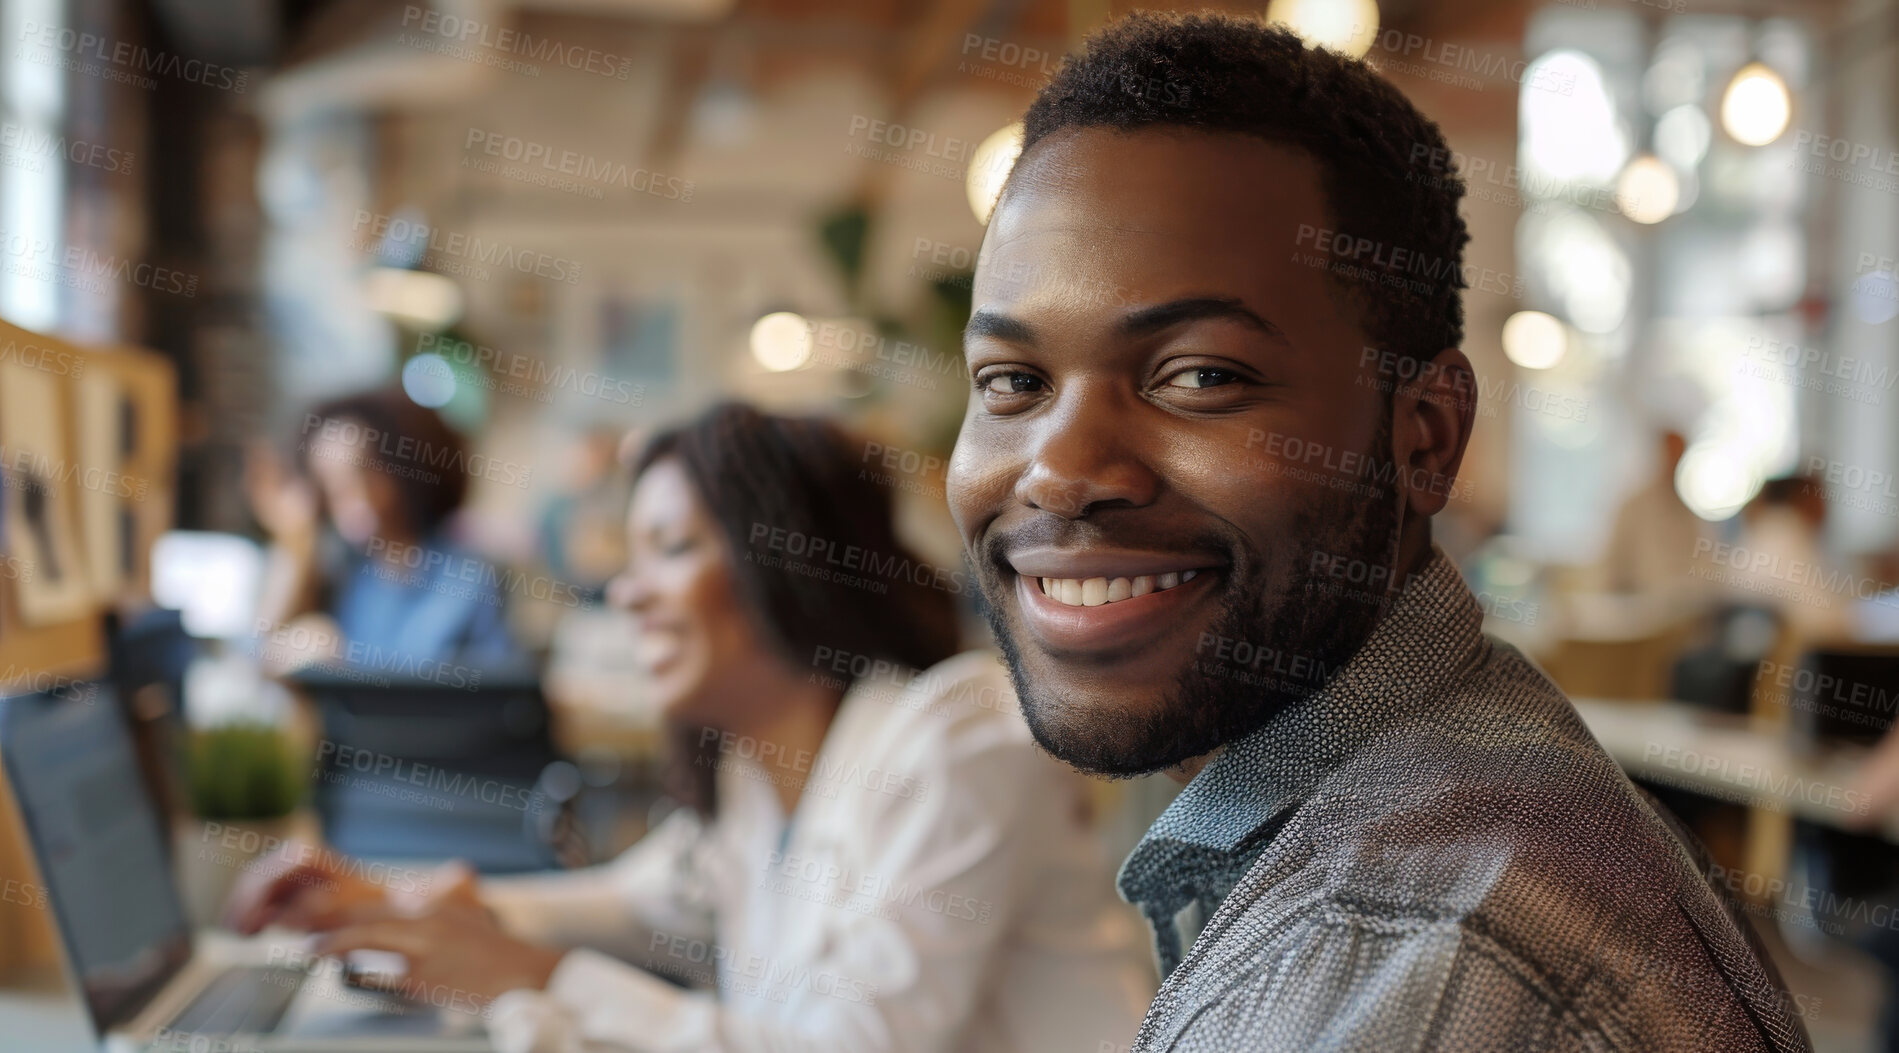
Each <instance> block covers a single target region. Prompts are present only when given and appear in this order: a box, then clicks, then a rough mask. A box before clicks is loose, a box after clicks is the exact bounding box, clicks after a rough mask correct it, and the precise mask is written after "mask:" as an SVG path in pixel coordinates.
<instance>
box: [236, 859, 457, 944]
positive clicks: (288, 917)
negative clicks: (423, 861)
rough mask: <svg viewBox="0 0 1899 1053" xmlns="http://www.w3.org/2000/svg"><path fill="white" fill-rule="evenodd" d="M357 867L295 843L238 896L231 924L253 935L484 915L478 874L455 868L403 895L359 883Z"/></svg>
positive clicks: (243, 881) (263, 862)
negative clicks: (457, 912)
mask: <svg viewBox="0 0 1899 1053" xmlns="http://www.w3.org/2000/svg"><path fill="white" fill-rule="evenodd" d="M355 869H356V868H353V867H352V866H350V860H349V859H348V858H347V857H345V856H342V855H340V854H338V853H336V852H332V851H330V850H329V849H326V848H323V847H321V846H318V845H312V844H310V843H308V842H304V841H291V842H288V843H286V844H285V845H284V846H283V847H282V848H280V849H279V850H277V851H275V852H273V853H271V854H270V856H269V857H267V858H264V859H259V860H258V861H257V863H256V865H255V866H254V867H252V868H251V869H249V870H247V871H246V872H245V874H244V875H243V877H241V878H240V879H239V880H238V882H237V884H236V885H235V886H234V887H233V888H232V890H231V896H230V898H229V899H228V900H226V902H225V907H224V923H225V925H226V926H227V927H229V928H231V929H233V930H235V931H237V932H240V933H244V934H245V935H249V934H251V933H254V932H257V931H258V930H260V929H263V928H265V927H266V926H270V925H282V926H284V927H285V928H291V929H302V930H305V931H319V930H324V929H334V928H336V927H338V926H340V925H347V924H350V923H352V922H355V921H360V920H364V919H368V918H380V917H385V916H391V915H393V916H399V917H400V916H413V915H416V914H422V913H425V912H428V911H433V910H443V909H451V908H463V907H474V908H477V909H478V908H479V907H480V904H481V899H480V897H479V896H478V895H477V894H476V891H475V872H474V871H473V870H472V869H470V868H469V866H468V865H467V864H465V863H447V864H444V865H443V866H441V867H438V868H436V869H435V870H434V871H432V872H430V873H428V874H427V875H425V876H424V879H423V880H422V881H419V882H417V883H416V884H417V886H418V889H417V891H415V892H396V891H393V890H391V889H389V888H387V887H385V886H383V885H378V884H376V883H374V882H371V881H367V880H365V879H364V878H362V877H359V876H358V875H357V874H356V873H354V872H353V871H354V870H355Z"/></svg>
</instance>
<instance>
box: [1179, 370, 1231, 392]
mask: <svg viewBox="0 0 1899 1053" xmlns="http://www.w3.org/2000/svg"><path fill="white" fill-rule="evenodd" d="M1238 379H1240V375H1239V374H1238V373H1235V372H1233V371H1232V370H1230V369H1211V368H1206V369H1183V370H1181V371H1180V372H1178V373H1175V374H1174V375H1173V376H1171V377H1168V378H1167V386H1168V387H1170V388H1217V387H1219V386H1220V385H1222V384H1231V383H1233V382H1234V381H1236V380H1238Z"/></svg>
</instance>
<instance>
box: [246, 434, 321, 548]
mask: <svg viewBox="0 0 1899 1053" xmlns="http://www.w3.org/2000/svg"><path fill="white" fill-rule="evenodd" d="M244 494H245V496H246V497H247V498H249V500H250V505H251V514H252V515H254V516H256V517H257V522H258V523H259V524H260V525H261V526H263V528H264V530H265V532H267V533H269V534H270V536H271V538H272V539H273V540H275V541H277V542H278V543H279V544H290V545H301V544H303V543H305V542H308V541H310V540H311V539H313V538H314V537H315V536H316V531H317V516H318V510H317V496H316V490H315V488H313V487H312V486H311V485H310V483H309V481H308V480H306V479H304V478H302V477H301V476H299V475H298V474H297V473H296V470H295V469H293V468H292V467H291V466H289V465H287V464H285V463H284V459H283V457H282V455H280V454H279V453H278V452H277V451H276V450H275V449H273V448H272V447H271V446H270V445H269V444H268V443H262V442H260V443H253V444H252V445H251V446H250V448H249V449H247V450H246V451H245V455H244Z"/></svg>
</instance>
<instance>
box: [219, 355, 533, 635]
mask: <svg viewBox="0 0 1899 1053" xmlns="http://www.w3.org/2000/svg"><path fill="white" fill-rule="evenodd" d="M296 440H297V441H296V444H295V447H294V452H293V458H292V464H291V465H290V466H289V467H286V466H285V465H284V463H283V461H282V459H280V458H278V457H277V456H275V455H273V454H270V453H267V452H264V451H258V452H257V453H255V454H253V457H252V460H251V462H250V464H249V465H248V466H247V467H248V471H247V483H248V484H249V489H250V493H251V505H252V509H253V511H254V512H255V514H256V515H257V518H258V521H259V522H260V523H262V525H263V526H264V529H265V530H266V531H268V532H269V533H270V535H271V541H272V547H273V552H272V564H271V574H270V579H269V582H268V584H267V586H266V595H265V598H264V601H263V603H262V604H261V607H260V610H259V616H260V618H262V619H263V620H265V621H266V622H267V624H269V625H270V626H272V627H273V629H275V628H276V627H280V626H285V625H291V624H298V625H308V626H312V627H313V628H317V629H319V630H320V632H319V633H312V634H297V636H296V638H297V639H300V640H304V639H313V640H326V639H327V640H334V641H336V642H335V644H334V646H331V647H327V648H320V649H319V652H320V653H314V654H310V655H302V654H297V655H282V654H270V655H267V658H271V659H273V660H274V663H273V664H278V665H298V664H303V662H305V661H321V660H341V661H344V662H346V663H348V664H356V665H375V666H379V667H382V668H384V669H399V668H405V667H410V666H414V665H416V664H418V663H441V662H448V663H465V664H470V665H485V666H493V665H505V664H511V663H513V662H515V661H518V660H519V657H520V656H519V654H518V652H517V650H516V647H515V644H514V642H513V640H512V638H511V637H510V635H509V632H508V625H507V618H506V611H505V609H504V606H503V601H504V596H503V595H502V591H501V589H500V588H499V586H498V582H499V581H501V580H502V576H501V574H500V572H499V570H498V569H497V568H495V566H494V565H493V564H492V563H489V562H488V561H486V560H483V559H481V558H479V557H477V556H474V555H473V554H471V553H469V552H468V551H467V550H465V549H463V548H462V547H461V546H459V545H458V544H456V542H455V541H454V540H453V538H452V537H451V534H450V524H451V522H452V518H453V516H454V514H455V513H456V511H457V510H458V509H460V508H461V505H462V501H463V499H464V497H465V496H466V495H467V492H468V448H467V444H466V443H465V442H464V441H463V440H462V438H461V436H460V435H459V434H457V433H456V432H455V431H454V429H452V428H450V427H449V426H448V425H447V424H446V423H444V422H443V421H442V419H441V417H439V416H437V415H436V413H435V411H433V410H430V409H427V408H425V407H423V406H419V405H417V404H416V403H415V402H414V401H412V400H410V399H409V397H408V396H407V395H405V394H403V393H402V392H400V391H378V392H371V393H366V394H359V395H352V396H348V397H346V398H339V399H335V400H332V401H329V402H325V403H322V404H320V405H317V406H314V407H312V408H311V409H310V410H309V411H308V412H306V413H305V414H304V415H303V423H302V425H301V427H300V430H299V432H298V435H297V437H296ZM313 623H314V624H313ZM278 635H279V636H280V637H285V638H287V637H289V636H290V634H278Z"/></svg>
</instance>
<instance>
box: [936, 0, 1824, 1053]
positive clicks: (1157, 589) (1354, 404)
mask: <svg viewBox="0 0 1899 1053" xmlns="http://www.w3.org/2000/svg"><path fill="white" fill-rule="evenodd" d="M1025 125H1026V132H1025V136H1024V144H1025V145H1024V150H1023V153H1022V156H1021V159H1020V160H1019V161H1018V162H1017V164H1016V166H1015V170H1014V172H1013V173H1012V175H1011V176H1010V179H1009V182H1008V185H1007V187H1006V188H1005V190H1004V192H1003V195H1002V198H1001V200H1000V202H999V203H998V205H997V207H996V210H995V213H994V215H993V217H992V219H991V221H990V224H989V231H988V234H987V236H986V240H985V242H984V245H983V251H982V254H981V258H980V260H979V262H978V266H977V273H976V280H975V289H974V292H975V303H974V310H973V312H972V315H971V318H970V321H969V326H968V330H967V334H966V340H965V351H966V354H967V358H968V365H969V370H970V376H971V380H972V382H973V387H974V390H973V394H972V395H971V398H970V403H969V410H968V415H967V417H966V418H965V420H964V424H963V431H962V436H961V438H960V439H959V441H958V443H957V448H956V454H955V458H954V460H953V462H952V466H951V469H950V479H949V498H950V503H951V507H952V510H953V512H954V514H955V516H956V520H957V524H958V526H959V528H960V529H961V531H962V534H963V537H964V540H965V543H966V544H967V546H968V550H969V554H970V558H971V560H972V562H973V564H974V566H975V568H976V573H977V576H978V580H979V581H980V583H981V586H982V594H983V597H984V599H985V601H986V608H987V613H988V616H989V618H990V621H991V624H992V626H993V627H994V629H995V632H996V635H997V637H998V639H999V641H1000V642H1001V644H1002V646H1003V649H1004V652H1005V654H1006V655H1007V657H1008V660H1009V664H1010V667H1011V671H1012V673H1013V675H1014V679H1015V683H1016V688H1017V691H1018V693H1019V694H1020V696H1021V699H1022V704H1023V707H1024V711H1025V713H1026V715H1027V718H1028V721H1029V724H1030V726H1031V728H1032V729H1033V730H1034V732H1035V735H1036V737H1037V739H1038V741H1040V742H1041V743H1042V745H1043V746H1044V747H1045V748H1047V749H1048V750H1049V751H1050V752H1051V753H1053V754H1055V755H1056V756H1058V757H1061V758H1063V759H1065V760H1068V761H1069V762H1071V763H1073V764H1075V765H1076V766H1078V767H1081V768H1083V769H1086V770H1089V771H1093V772H1098V773H1105V774H1110V775H1132V774H1137V773H1143V772H1151V771H1156V770H1160V769H1172V770H1174V771H1175V772H1176V773H1177V774H1179V775H1180V776H1181V777H1183V778H1189V779H1190V780H1191V781H1189V782H1188V783H1187V785H1186V787H1185V789H1183V790H1182V792H1181V794H1180V796H1179V797H1178V798H1177V799H1176V801H1175V802H1174V803H1173V805H1172V806H1171V807H1170V808H1169V809H1168V810H1167V812H1166V813H1165V814H1164V815H1162V816H1161V818H1160V819H1159V820H1158V821H1157V822H1156V823H1155V825H1154V827H1153V829H1152V830H1150V831H1149V832H1148V834H1147V836H1146V838H1145V839H1143V841H1142V842H1141V844H1140V845H1139V846H1138V847H1137V848H1136V849H1135V851H1134V853H1133V855H1132V856H1130V857H1129V859H1128V861H1127V863H1126V865H1125V866H1124V868H1123V870H1122V874H1121V878H1120V881H1121V889H1122V892H1123V894H1124V895H1125V896H1127V898H1128V899H1130V900H1131V901H1133V902H1135V903H1137V904H1139V905H1140V907H1141V909H1142V911H1143V912H1144V913H1145V914H1146V915H1147V917H1148V919H1149V921H1150V922H1151V923H1152V924H1153V926H1154V929H1155V934H1156V940H1157V949H1158V953H1159V957H1160V961H1161V966H1162V969H1163V972H1164V973H1165V974H1166V980H1165V983H1164V985H1163V987H1162V989H1161V991H1160V993H1159V994H1158V995H1157V996H1156V998H1155V1001H1154V1003H1153V1005H1152V1006H1151V1007H1150V1009H1149V1012H1148V1015H1147V1019H1146V1021H1145V1022H1144V1024H1143V1025H1142V1028H1141V1032H1140V1035H1139V1037H1138V1038H1137V1040H1136V1043H1135V1046H1136V1048H1137V1049H1141V1050H1150V1049H1151V1050H1191V1051H1209V1053H1211V1051H1221V1053H1225V1051H1230V1050H1242V1049H1243V1050H1259V1049H1265V1050H1308V1049H1352V1050H1358V1049H1375V1050H1387V1049H1407V1050H1415V1049H1450V1050H1460V1051H1461V1050H1474V1049H1498V1050H1502V1049H1511V1050H1515V1049H1562V1050H1570V1049H1574V1050H1583V1049H1590V1050H1595V1049H1629V1050H1636V1049H1639V1050H1687V1049H1697V1050H1699V1049H1723V1050H1793V1049H1805V1048H1806V1039H1805V1036H1804V1033H1803V1031H1802V1029H1801V1026H1800V1024H1799V1022H1798V1019H1797V1015H1796V1013H1795V1012H1794V1007H1793V1006H1792V1005H1791V1004H1790V1002H1789V1000H1788V998H1787V996H1786V995H1785V993H1784V992H1783V991H1782V989H1781V988H1780V986H1779V984H1778V981H1777V978H1776V977H1775V976H1774V975H1773V973H1772V970H1771V967H1770V966H1769V965H1768V964H1767V963H1766V960H1765V959H1764V957H1762V956H1761V955H1760V954H1759V953H1758V949H1757V947H1756V946H1755V945H1754V943H1753V941H1752V938H1751V935H1750V933H1749V931H1748V930H1746V929H1745V927H1744V926H1743V925H1742V924H1741V922H1740V921H1739V920H1738V918H1737V916H1736V915H1735V914H1734V912H1733V911H1732V910H1731V909H1730V908H1729V907H1728V906H1727V905H1726V904H1725V903H1724V901H1723V900H1722V899H1721V898H1720V897H1719V896H1718V894H1717V893H1716V892H1715V890H1714V889H1713V888H1712V887H1711V886H1710V885H1709V883H1708V882H1707V880H1706V878H1705V877H1704V876H1703V873H1704V871H1703V869H1702V867H1701V860H1700V857H1699V856H1698V855H1697V854H1696V850H1695V849H1694V848H1692V847H1691V844H1692V842H1691V840H1683V839H1682V837H1683V835H1681V832H1680V831H1679V829H1678V828H1677V827H1676V825H1675V824H1674V822H1673V820H1672V819H1671V818H1670V817H1668V816H1667V815H1666V814H1665V813H1662V812H1661V811H1659V809H1658V807H1657V806H1654V805H1652V804H1651V803H1650V802H1649V801H1648V800H1647V799H1646V798H1645V796H1644V795H1643V794H1642V793H1641V792H1640V791H1639V790H1638V789H1637V788H1636V787H1635V786H1633V785H1632V784H1631V783H1630V782H1629V781H1628V780H1627V779H1626V778H1625V777H1624V776H1623V775H1622V773H1621V771H1620V770H1619V769H1618V768H1617V767H1616V766H1615V764H1614V762H1613V761H1611V760H1610V758H1609V757H1608V756H1607V755H1606V754H1604V753H1603V752H1602V750H1601V749H1600V747H1598V746H1597V745H1596V743H1595V742H1594V740H1593V739H1591V737H1590V736H1589V733H1588V732H1587V730H1585V729H1584V727H1583V725H1582V724H1581V722H1580V721H1579V720H1578V719H1577V717H1576V714H1575V712H1574V710H1573V709H1572V708H1571V707H1570V705H1569V703H1568V702H1567V700H1565V699H1564V698H1563V696H1562V694H1561V693H1560V692H1559V691H1558V690H1557V689H1556V688H1555V687H1554V686H1553V685H1551V684H1550V683H1549V681H1548V680H1546V679H1545V678H1544V677H1543V676H1542V675H1541V674H1540V673H1538V672H1537V671H1536V670H1535V669H1534V668H1533V667H1532V666H1531V665H1530V664H1529V663H1528V662H1527V661H1525V660H1524V659H1523V658H1522V656H1520V655H1519V654H1517V653H1516V652H1515V651H1514V650H1512V649H1511V648H1509V647H1508V646H1506V645H1503V644H1500V643H1497V642H1494V641H1492V640H1490V639H1488V638H1487V637H1485V636H1484V635H1483V633H1482V631H1481V621H1482V615H1481V612H1480V610H1479V609H1478V606H1477V604H1476V602H1475V601H1474V599H1473V598H1472V596H1471V594H1470V592H1469V590H1468V589H1467V588H1466V587H1465V585H1464V583H1463V581H1462V579H1461V578H1460V576H1459V574H1458V572H1457V569H1456V568H1455V567H1454V566H1453V565H1452V564H1451V563H1450V561H1449V560H1448V559H1446V557H1445V556H1444V555H1443V553H1442V552H1440V551H1438V550H1437V549H1436V548H1435V547H1434V546H1433V545H1432V542H1431V529H1430V517H1431V516H1432V515H1433V514H1435V513H1436V512H1438V511H1439V510H1441V509H1442V508H1443V507H1444V505H1445V503H1446V501H1447V500H1449V499H1451V497H1452V496H1453V495H1455V494H1457V493H1459V491H1458V490H1457V484H1456V475H1457V471H1458V466H1459V462H1460V461H1461V459H1462V457H1463V452H1464V446H1465V442H1466V440H1467V439H1468V437H1469V434H1470V429H1471V423H1472V420H1473V417H1474V415H1475V387H1476V385H1475V382H1474V379H1473V376H1472V373H1471V369H1470V364H1469V362H1468V361H1467V360H1466V359H1465V357H1464V355H1463V354H1462V352H1460V351H1459V350H1458V349H1457V348H1458V345H1459V344H1460V343H1461V342H1462V338H1463V308H1462V302H1461V301H1462V290H1463V289H1464V288H1465V287H1467V286H1475V287H1476V288H1477V289H1478V290H1479V291H1481V292H1486V293H1495V292H1498V291H1502V292H1505V293H1507V292H1508V287H1507V283H1499V282H1495V281H1491V280H1489V279H1487V278H1486V279H1483V280H1478V281H1473V280H1472V278H1473V277H1477V276H1475V275H1473V274H1472V272H1471V271H1470V269H1469V268H1466V267H1465V266H1464V264H1463V246H1464V243H1465V242H1466V241H1467V240H1468V235H1467V234H1466V233H1465V230H1464V224H1463V221H1462V220H1461V219H1460V218H1459V217H1458V213H1457V207H1458V201H1459V198H1460V197H1461V196H1462V194H1463V187H1462V184H1461V182H1460V181H1459V180H1458V179H1457V178H1456V177H1455V176H1454V175H1451V174H1448V173H1446V172H1444V171H1443V170H1441V169H1437V168H1431V167H1428V166H1424V167H1419V166H1416V165H1415V163H1414V161H1415V159H1419V158H1423V159H1427V160H1428V159H1431V158H1441V157H1444V156H1447V154H1446V153H1445V152H1444V145H1445V144H1444V140H1443V137H1442V135H1441V134H1440V133H1439V131H1438V129H1437V128H1436V126H1435V125H1433V124H1432V123H1431V122H1430V121H1429V120H1427V119H1425V118H1424V117H1423V116H1422V115H1420V114H1419V113H1418V112H1417V110H1416V109H1415V108H1413V107H1412V106H1411V104H1410V103H1409V102H1407V101H1406V100H1405V99H1404V97H1403V96H1402V95H1400V94H1399V93H1398V92H1397V91H1396V90H1395V89H1394V88H1393V87H1392V86H1391V85H1390V84H1389V83H1387V82H1386V81H1384V80H1383V79H1381V78H1380V77H1379V76H1378V75H1377V74H1376V73H1374V72H1373V71H1371V70H1370V69H1369V68H1368V67H1366V66H1365V65H1364V64H1362V63H1359V62H1356V61H1353V60H1349V59H1345V58H1342V57H1340V56H1338V55H1336V54H1333V53H1331V52H1325V51H1317V50H1308V49H1306V48H1304V47H1303V46H1302V45H1301V44H1300V42H1299V41H1298V40H1297V39H1296V38H1295V37H1293V36H1291V35H1289V34H1287V33H1285V32H1283V31H1281V30H1278V29H1273V28H1268V27H1265V26H1262V25H1260V24H1258V23H1254V22H1248V21H1240V20H1235V19H1228V18H1218V17H1187V18H1179V17H1171V16H1150V15H1140V16H1135V17H1133V18H1129V19H1126V20H1124V21H1121V22H1119V23H1116V24H1114V25H1113V26H1111V27H1109V28H1108V29H1106V30H1104V31H1103V32H1101V33H1100V34H1098V35H1097V36H1095V37H1094V38H1092V39H1091V41H1090V43H1089V47H1088V49H1087V51H1086V52H1085V54H1083V55H1082V56H1080V57H1078V58H1074V59H1071V60H1070V61H1069V62H1068V64H1067V65H1065V66H1064V67H1063V69H1062V70H1061V72H1060V73H1059V74H1058V75H1057V76H1056V77H1055V78H1054V80H1053V81H1052V82H1051V83H1050V84H1049V85H1048V86H1047V87H1046V88H1045V89H1043V91H1042V93H1041V95H1040V97H1039V98H1038V99H1037V100H1036V101H1035V103H1034V104H1033V105H1032V106H1031V107H1030V109H1029V112H1028V116H1027V118H1026V121H1025Z"/></svg>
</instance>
